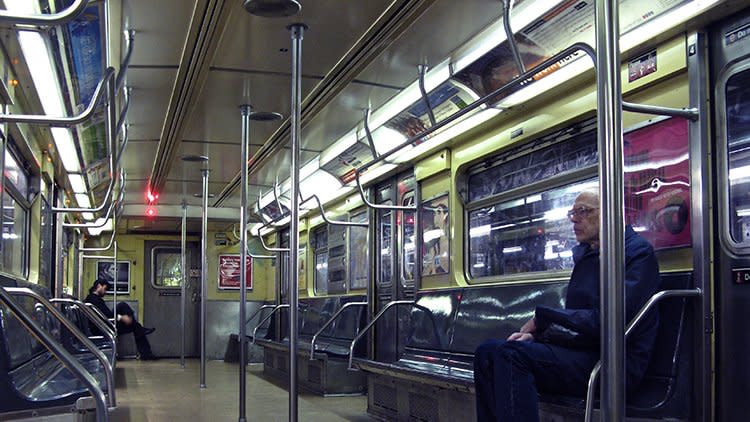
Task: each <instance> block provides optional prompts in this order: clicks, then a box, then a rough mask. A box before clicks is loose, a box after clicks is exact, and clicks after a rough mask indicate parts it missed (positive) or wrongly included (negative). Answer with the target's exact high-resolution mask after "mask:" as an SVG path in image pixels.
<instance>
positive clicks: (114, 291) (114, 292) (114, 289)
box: [112, 228, 117, 324]
mask: <svg viewBox="0 0 750 422" xmlns="http://www.w3.org/2000/svg"><path fill="white" fill-rule="evenodd" d="M114 230H117V228H115V229H114ZM112 262H114V264H115V268H114V273H113V274H112V313H113V314H114V316H115V324H117V241H116V240H115V250H114V253H113V254H112Z"/></svg>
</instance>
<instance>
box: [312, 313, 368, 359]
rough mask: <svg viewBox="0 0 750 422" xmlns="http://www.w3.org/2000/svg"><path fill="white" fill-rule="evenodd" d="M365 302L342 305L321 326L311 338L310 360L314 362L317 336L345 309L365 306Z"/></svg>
mask: <svg viewBox="0 0 750 422" xmlns="http://www.w3.org/2000/svg"><path fill="white" fill-rule="evenodd" d="M367 305H368V303H367V302H349V303H346V304H344V306H342V307H341V308H339V310H338V311H336V313H335V314H333V315H332V316H331V318H329V319H328V321H326V323H325V324H323V326H322V327H320V329H319V330H318V331H317V332H316V333H315V335H314V336H313V338H312V341H311V342H310V360H315V343H316V342H317V341H318V336H319V335H320V334H321V333H322V332H323V331H324V330H325V329H326V328H328V326H329V325H331V324H333V321H335V320H336V319H338V317H339V315H341V314H342V313H343V312H344V310H345V309H346V308H349V307H352V306H367Z"/></svg>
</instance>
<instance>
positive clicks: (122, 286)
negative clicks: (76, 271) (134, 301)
mask: <svg viewBox="0 0 750 422" xmlns="http://www.w3.org/2000/svg"><path fill="white" fill-rule="evenodd" d="M96 278H97V279H100V278H101V279H104V280H107V282H109V284H110V288H109V289H108V290H107V294H108V295H111V294H113V292H114V290H115V289H113V288H112V286H113V285H114V287H115V288H116V289H117V294H118V295H127V294H130V262H128V261H117V281H116V282H115V265H114V262H112V261H111V260H107V261H97V262H96Z"/></svg>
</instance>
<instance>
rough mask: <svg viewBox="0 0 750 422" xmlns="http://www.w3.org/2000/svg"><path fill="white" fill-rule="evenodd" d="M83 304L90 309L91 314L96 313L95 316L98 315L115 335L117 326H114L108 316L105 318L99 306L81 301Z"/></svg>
mask: <svg viewBox="0 0 750 422" xmlns="http://www.w3.org/2000/svg"><path fill="white" fill-rule="evenodd" d="M83 304H84V305H85V306H86V308H87V309H88V310H90V311H91V313H92V314H94V315H96V316H97V317H99V319H101V320H102V321H104V322H105V323H106V324H108V325H109V329H110V330H111V331H112V332H113V333H114V334H115V336H117V327H115V324H113V323H112V321H110V320H109V318H107V316H106V315H104V314H103V313H102V311H100V310H99V308H97V307H96V306H94V305H93V304H92V303H88V302H83Z"/></svg>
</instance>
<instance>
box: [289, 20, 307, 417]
mask: <svg viewBox="0 0 750 422" xmlns="http://www.w3.org/2000/svg"><path fill="white" fill-rule="evenodd" d="M287 28H288V29H289V30H290V31H291V33H292V110H291V115H290V116H291V122H292V125H291V126H292V127H291V129H292V131H291V132H292V133H291V134H292V142H291V144H292V151H291V153H292V160H291V161H292V168H291V176H292V177H291V182H292V186H291V191H290V192H291V196H292V198H291V204H290V221H289V292H288V293H287V294H288V297H289V421H290V422H297V413H298V412H297V313H298V310H297V306H298V302H299V298H298V289H299V272H298V271H299V269H298V268H297V266H298V265H299V262H297V261H298V254H299V148H300V106H301V103H302V92H301V91H302V78H301V76H302V63H301V58H302V39H303V38H304V33H305V29H307V25H305V24H303V23H295V24H292V25H290V26H288V27H287Z"/></svg>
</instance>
